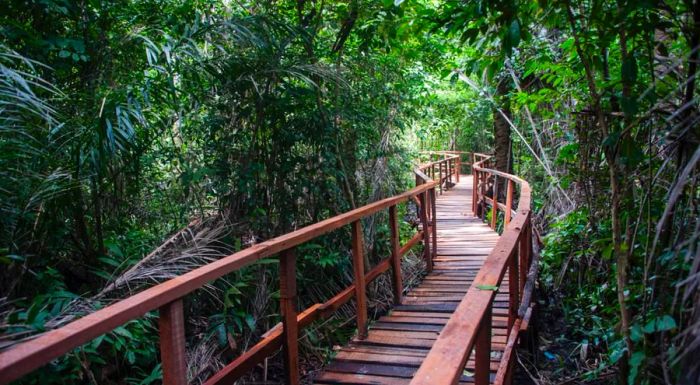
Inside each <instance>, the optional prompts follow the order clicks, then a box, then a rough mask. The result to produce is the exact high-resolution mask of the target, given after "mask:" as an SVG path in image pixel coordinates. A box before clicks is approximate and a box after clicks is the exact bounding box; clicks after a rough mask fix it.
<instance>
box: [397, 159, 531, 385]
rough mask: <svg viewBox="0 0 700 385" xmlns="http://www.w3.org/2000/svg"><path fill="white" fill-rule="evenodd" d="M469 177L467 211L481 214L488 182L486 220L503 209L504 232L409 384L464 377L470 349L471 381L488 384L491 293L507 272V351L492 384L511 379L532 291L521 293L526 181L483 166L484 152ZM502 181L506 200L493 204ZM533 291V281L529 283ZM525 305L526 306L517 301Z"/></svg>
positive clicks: (526, 245) (527, 254) (434, 384)
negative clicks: (470, 188) (470, 197)
mask: <svg viewBox="0 0 700 385" xmlns="http://www.w3.org/2000/svg"><path fill="white" fill-rule="evenodd" d="M473 156H474V158H473V159H474V164H473V165H472V171H473V172H472V175H473V178H474V185H473V190H474V195H473V198H474V199H473V206H472V210H473V211H474V214H475V215H477V216H479V217H481V218H485V217H486V205H487V204H489V199H487V192H488V190H489V188H488V187H489V186H488V184H489V182H491V180H493V181H492V182H491V187H490V190H491V199H490V202H491V203H490V206H491V216H492V218H491V221H490V225H491V227H492V228H494V229H495V228H496V224H497V219H498V211H499V210H502V211H504V226H503V227H504V230H503V233H502V234H501V237H500V238H499V240H498V242H497V243H496V246H495V247H494V248H493V250H492V251H491V253H490V254H489V256H488V257H487V259H486V261H485V262H484V265H483V267H482V268H481V269H480V270H479V272H478V273H477V275H476V277H475V278H474V281H473V283H472V284H471V286H470V287H469V290H468V291H467V294H466V295H465V296H464V298H463V299H462V301H460V303H459V304H458V306H457V308H456V310H455V312H454V313H453V314H452V316H451V317H450V319H449V320H448V322H447V324H446V325H445V327H444V328H443V329H442V331H441V332H440V335H439V336H438V338H437V340H436V341H435V343H434V344H433V346H432V348H431V350H430V351H429V353H428V355H427V357H426V358H425V360H424V361H423V363H422V364H421V366H420V368H419V369H418V371H417V372H416V374H415V376H414V377H413V380H412V381H411V385H446V384H456V383H458V382H459V381H460V379H464V376H463V370H464V367H465V365H466V363H467V360H468V359H469V356H470V355H472V351H474V353H473V356H474V361H475V371H474V382H475V384H476V385H486V384H489V382H490V363H491V324H492V310H491V308H492V305H493V301H494V299H495V297H496V293H497V291H498V289H499V287H500V286H501V284H502V281H503V277H504V275H505V273H506V269H507V270H508V292H509V301H508V302H509V307H508V324H507V325H508V327H507V338H506V351H505V352H504V355H503V357H502V360H501V362H500V364H499V367H498V371H497V373H496V377H495V383H496V384H498V385H500V384H507V383H510V382H511V380H512V370H513V361H514V355H513V354H512V349H514V346H515V342H516V341H517V338H518V333H519V332H520V328H521V327H522V325H523V324H524V323H526V322H525V321H524V320H525V319H526V318H527V316H526V315H524V314H522V313H521V312H519V308H520V305H521V304H520V303H519V301H528V302H529V301H530V298H531V295H530V294H531V293H524V289H525V281H526V280H527V278H528V277H527V276H526V274H527V272H528V270H529V266H530V263H531V251H532V241H531V231H532V225H531V212H530V204H531V190H530V185H529V184H528V182H527V181H525V180H523V179H521V178H518V177H517V176H515V175H511V174H508V173H504V172H501V171H498V170H494V169H491V168H488V167H487V165H488V163H489V161H490V159H491V157H490V156H489V155H485V154H478V153H475V154H474V155H473ZM499 177H500V178H504V179H505V180H506V182H507V192H506V195H505V204H504V205H501V203H500V202H498V199H499V194H498V180H497V178H499ZM514 184H517V185H519V186H520V195H519V199H518V208H517V210H516V212H515V216H513V217H512V218H511V215H512V203H513V190H514ZM528 287H529V288H528V289H529V290H532V285H528ZM522 305H523V306H525V304H522Z"/></svg>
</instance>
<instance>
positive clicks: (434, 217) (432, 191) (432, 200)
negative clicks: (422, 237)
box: [430, 187, 437, 258]
mask: <svg viewBox="0 0 700 385" xmlns="http://www.w3.org/2000/svg"><path fill="white" fill-rule="evenodd" d="M430 207H431V209H432V212H433V214H432V223H433V227H432V229H433V258H435V256H436V255H437V210H436V208H435V187H433V188H431V189H430Z"/></svg>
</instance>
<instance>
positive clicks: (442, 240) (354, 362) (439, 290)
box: [315, 175, 508, 385]
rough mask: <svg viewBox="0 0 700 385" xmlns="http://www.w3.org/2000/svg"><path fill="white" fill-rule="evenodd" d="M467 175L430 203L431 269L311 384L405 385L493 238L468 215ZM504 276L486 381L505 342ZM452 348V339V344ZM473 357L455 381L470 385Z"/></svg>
mask: <svg viewBox="0 0 700 385" xmlns="http://www.w3.org/2000/svg"><path fill="white" fill-rule="evenodd" d="M471 210H472V177H471V176H467V175H462V176H461V178H460V182H459V183H458V184H457V185H456V186H455V187H454V188H453V189H451V190H449V191H446V192H445V193H444V194H443V195H439V196H438V198H437V200H436V218H437V254H436V256H435V258H434V262H435V265H434V269H433V271H432V272H431V273H429V274H428V275H427V276H426V277H425V279H424V280H423V282H422V283H421V284H420V285H419V286H418V287H416V288H413V289H412V290H411V291H409V292H408V293H407V294H406V295H405V296H404V299H403V301H402V303H401V305H397V306H396V307H395V308H394V309H393V311H392V312H391V313H390V314H389V315H387V316H384V317H381V318H380V319H379V320H377V321H375V322H373V323H371V324H370V330H369V334H368V336H367V338H366V339H364V340H359V339H357V338H356V339H354V340H352V341H351V342H350V343H349V344H348V345H347V346H345V347H343V348H341V349H340V350H339V351H338V353H337V355H336V356H335V357H334V359H333V360H332V361H331V362H330V364H329V365H328V366H327V367H326V368H325V369H324V371H323V372H321V373H319V374H318V375H317V376H316V378H315V383H317V384H385V385H393V384H408V383H409V382H410V380H411V378H412V377H413V375H414V374H415V373H416V371H417V370H418V367H419V366H420V365H421V363H422V362H423V360H424V358H425V357H426V356H427V354H428V351H429V350H430V348H431V347H432V345H433V343H434V342H435V340H436V338H437V337H438V335H439V334H440V332H441V330H442V328H443V326H444V325H445V324H446V323H447V320H448V319H449V318H450V316H451V314H452V312H454V310H455V308H456V307H457V304H458V303H459V302H460V301H461V300H462V298H463V297H464V295H465V294H466V292H467V289H469V286H470V285H471V283H472V281H473V280H474V277H475V276H476V274H477V272H478V271H479V269H480V268H481V266H482V265H483V263H484V261H485V259H486V257H487V256H488V255H489V253H490V252H491V250H492V249H493V247H494V246H495V244H496V241H497V240H498V238H499V236H498V234H497V233H496V232H495V231H494V230H492V229H491V228H490V227H489V225H487V224H486V223H483V222H482V220H481V219H479V218H477V217H475V216H474V215H473V213H472V211H471ZM507 311H508V283H507V277H506V278H505V279H504V281H503V283H502V285H501V286H500V288H499V291H498V294H497V295H496V299H495V301H494V305H493V322H492V334H491V335H492V339H491V350H492V353H491V381H493V379H494V375H495V373H496V370H497V368H498V365H499V361H500V356H501V354H502V352H503V349H504V347H505V344H506V327H507V322H508V313H507ZM455 343H456V344H458V343H459V342H458V341H455ZM473 373H474V361H473V358H470V360H469V361H468V362H467V366H466V368H465V371H464V372H463V375H462V378H461V380H460V383H464V384H466V383H473V378H472V375H473Z"/></svg>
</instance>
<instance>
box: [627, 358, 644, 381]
mask: <svg viewBox="0 0 700 385" xmlns="http://www.w3.org/2000/svg"><path fill="white" fill-rule="evenodd" d="M645 358H646V355H645V354H644V352H634V354H632V357H630V373H629V377H627V383H628V384H634V380H635V379H636V378H637V374H639V367H640V366H641V365H642V362H644V359H645Z"/></svg>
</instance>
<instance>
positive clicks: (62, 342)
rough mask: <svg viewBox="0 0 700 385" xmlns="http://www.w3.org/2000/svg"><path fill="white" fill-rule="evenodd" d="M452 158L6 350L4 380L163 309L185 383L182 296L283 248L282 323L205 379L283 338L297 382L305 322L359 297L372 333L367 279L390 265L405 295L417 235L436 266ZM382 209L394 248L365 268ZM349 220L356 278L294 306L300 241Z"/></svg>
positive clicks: (252, 360) (173, 366)
mask: <svg viewBox="0 0 700 385" xmlns="http://www.w3.org/2000/svg"><path fill="white" fill-rule="evenodd" d="M445 162H446V163H445ZM450 162H454V160H453V159H447V158H446V159H443V160H440V161H438V162H433V163H431V164H430V165H428V167H431V168H432V169H433V171H434V167H432V165H434V164H438V165H439V167H440V168H441V170H442V167H443V165H444V166H445V171H446V174H449V176H445V177H443V176H442V175H441V177H440V180H439V181H434V180H433V179H432V178H431V177H430V176H428V175H426V174H425V173H424V172H423V170H425V169H424V168H421V167H418V168H417V169H416V170H414V172H415V174H416V184H417V185H416V187H414V188H412V189H410V190H408V191H406V192H404V193H401V194H398V195H395V196H392V197H389V198H386V199H383V200H380V201H377V202H374V203H370V204H368V205H365V206H363V207H360V208H357V209H354V210H351V211H348V212H346V213H343V214H340V215H337V216H334V217H332V218H329V219H326V220H323V221H320V222H318V223H315V224H312V225H309V226H306V227H303V228H301V229H299V230H296V231H292V232H290V233H287V234H284V235H281V236H278V237H275V238H272V239H269V240H267V241H264V242H262V243H259V244H256V245H253V246H251V247H248V248H246V249H244V250H241V251H238V252H236V253H234V254H231V255H229V256H226V257H223V258H221V259H219V260H217V261H215V262H212V263H210V264H207V265H204V266H202V267H199V268H197V269H195V270H192V271H190V272H188V273H185V274H183V275H181V276H178V277H176V278H173V279H170V280H168V281H165V282H162V283H160V284H158V285H156V286H153V287H151V288H148V289H146V290H144V291H142V292H140V293H137V294H135V295H132V296H130V297H127V298H125V299H123V300H121V301H118V302H116V303H114V304H112V305H110V306H108V307H106V308H103V309H100V310H97V311H96V312H94V313H91V314H88V315H86V316H84V317H82V318H79V319H77V320H75V321H73V322H71V323H69V324H67V325H65V326H63V327H61V328H58V329H55V330H52V331H49V332H46V333H44V334H42V335H40V336H38V337H36V338H35V339H32V340H29V341H27V342H23V343H21V344H18V345H16V346H14V347H13V348H10V349H8V350H7V351H4V352H1V353H0V383H3V384H4V383H9V382H10V381H13V380H15V379H18V378H20V377H21V376H23V375H25V374H27V373H29V372H31V371H33V370H35V369H37V368H39V367H41V366H43V365H45V364H46V363H48V362H50V361H51V360H53V359H55V358H57V357H60V356H61V355H63V354H65V353H67V352H69V351H71V350H73V349H75V348H77V347H79V346H81V345H83V344H85V343H87V342H89V341H91V340H93V339H94V338H97V337H99V336H100V335H102V334H105V333H108V332H110V331H112V330H114V329H116V328H117V327H119V326H120V325H123V324H125V323H127V322H129V321H131V320H133V319H136V318H140V317H142V316H144V315H145V314H146V313H148V312H150V311H153V310H156V309H158V310H159V313H160V318H159V331H160V350H161V361H162V367H163V378H164V383H166V384H178V385H179V384H186V383H187V373H186V370H187V369H186V368H187V365H186V361H185V357H186V354H185V353H186V352H185V321H184V315H183V302H182V301H183V297H184V296H186V295H187V294H189V293H191V292H193V291H194V290H197V289H199V288H201V287H203V286H204V285H206V284H207V283H209V282H211V281H213V280H215V279H218V278H220V277H222V276H224V275H226V274H229V273H231V272H233V271H236V270H238V269H241V268H243V267H245V266H247V265H250V264H251V263H253V262H255V261H258V260H260V259H262V258H266V257H270V256H273V255H278V254H279V258H280V309H281V313H282V322H281V326H279V325H278V326H276V327H273V328H272V329H271V330H269V331H268V332H267V333H265V335H264V336H263V338H262V340H261V341H260V342H258V343H257V344H256V345H254V346H253V347H251V348H250V349H248V350H247V351H246V352H244V353H243V354H242V355H241V356H239V357H238V358H236V359H235V360H234V361H233V362H231V363H229V364H228V365H227V366H226V367H224V368H223V369H222V370H221V371H219V372H218V373H216V374H215V375H214V376H213V377H211V378H210V379H209V380H207V382H206V384H208V385H212V384H218V383H223V382H226V383H232V382H233V381H235V380H236V379H237V378H239V377H240V376H242V375H243V374H245V373H246V372H247V371H249V370H250V369H252V368H253V367H254V366H255V365H257V364H258V363H260V362H261V361H262V360H263V359H264V358H266V357H267V356H269V355H271V354H272V353H274V352H275V351H276V350H277V349H279V347H280V346H283V347H284V360H285V364H286V365H285V366H286V368H287V376H288V383H291V384H296V383H298V382H299V371H298V346H297V337H298V332H299V329H300V328H303V327H305V326H307V325H309V324H310V323H311V322H313V321H314V320H316V319H319V318H327V317H329V316H330V315H331V314H332V313H333V312H334V311H335V310H337V309H338V308H340V306H341V305H343V304H345V303H347V302H348V301H349V300H350V299H351V298H353V297H355V298H356V304H357V305H356V308H357V328H358V337H359V338H364V337H365V336H366V333H367V300H366V292H365V291H366V285H367V284H368V283H369V282H371V281H372V280H374V279H375V278H377V277H378V276H379V275H380V274H382V273H384V272H386V271H387V270H388V269H389V268H391V269H392V271H393V274H392V276H393V291H394V298H395V300H396V301H397V303H398V302H400V301H401V296H402V293H403V286H402V278H401V258H402V256H403V255H404V254H405V253H407V252H408V250H409V249H410V248H411V247H413V246H414V245H416V244H417V243H418V242H419V241H422V242H423V244H424V248H423V257H424V258H425V260H426V264H427V268H428V269H429V270H430V269H432V256H434V255H435V250H436V248H435V242H433V243H432V248H431V247H430V242H431V239H435V234H436V220H435V215H434V214H435V189H436V187H437V186H438V185H439V186H440V187H439V188H440V190H442V188H443V187H442V183H443V182H444V181H445V180H451V174H452V173H453V171H454V168H453V167H452V168H451V167H450ZM452 164H454V163H452ZM457 174H458V173H457ZM446 188H447V187H446ZM416 197H417V200H418V203H419V208H420V210H419V216H420V223H421V229H420V230H419V231H417V233H416V234H415V235H414V236H413V237H412V238H411V239H410V240H409V241H408V242H407V243H406V244H404V245H403V246H401V245H400V244H399V224H398V214H397V204H399V203H402V202H405V201H407V200H409V199H414V198H416ZM385 209H388V210H389V221H390V228H391V256H390V257H388V258H386V259H384V260H382V261H381V262H379V263H378V264H377V265H376V266H375V267H374V268H372V269H371V270H370V271H369V272H367V273H365V266H364V258H363V253H364V246H363V235H362V224H361V221H360V220H361V219H362V218H364V217H367V216H370V215H373V214H376V213H378V212H380V211H382V210H385ZM346 225H351V229H352V232H351V233H352V260H353V271H354V282H353V284H352V285H350V286H349V287H347V288H346V289H344V290H343V291H341V292H340V293H338V294H337V295H336V296H334V297H333V298H331V299H330V300H328V301H326V302H324V303H322V304H319V303H317V304H314V305H312V306H311V307H309V308H307V309H305V310H304V311H302V312H301V313H298V314H297V311H296V305H295V302H296V273H295V269H296V257H295V254H294V249H295V247H296V246H299V245H301V244H302V243H305V242H307V241H309V240H312V239H314V238H316V237H319V236H321V235H324V234H327V233H329V232H331V231H334V230H337V229H339V228H341V227H343V226H346Z"/></svg>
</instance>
